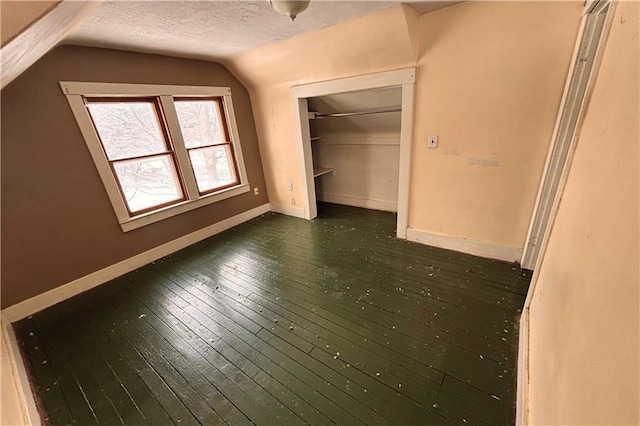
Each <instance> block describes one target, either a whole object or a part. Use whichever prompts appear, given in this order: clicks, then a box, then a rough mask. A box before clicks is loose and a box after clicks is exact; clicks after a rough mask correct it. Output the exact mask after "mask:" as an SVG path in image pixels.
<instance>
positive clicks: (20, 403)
mask: <svg viewBox="0 0 640 426" xmlns="http://www.w3.org/2000/svg"><path fill="white" fill-rule="evenodd" d="M1 321H2V346H3V347H2V356H3V357H6V358H4V359H3V360H2V372H1V375H2V411H3V416H2V419H1V420H0V423H2V424H24V425H40V424H41V422H40V414H39V413H38V408H37V407H36V402H35V398H34V396H33V392H32V391H31V385H30V383H29V377H28V375H27V368H26V366H25V365H24V360H23V359H22V356H21V354H20V348H19V346H18V339H16V335H15V333H14V331H13V327H12V326H11V322H10V321H9V320H8V319H7V318H6V317H5V315H4V314H2V320H1ZM5 410H7V411H8V412H11V414H10V416H11V417H10V418H9V415H8V414H6V412H5ZM5 422H7V423H5ZM16 422H17V423H16Z"/></svg>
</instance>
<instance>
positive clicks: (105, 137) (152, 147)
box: [87, 101, 167, 160]
mask: <svg viewBox="0 0 640 426" xmlns="http://www.w3.org/2000/svg"><path fill="white" fill-rule="evenodd" d="M87 108H88V109H89V112H90V113H91V117H92V118H93V122H94V124H95V126H96V130H97V131H98V135H99V136H100V139H101V140H102V145H103V146H104V149H105V151H106V153H107V157H108V158H109V160H118V159H123V158H131V157H140V156H143V155H151V154H159V153H161V152H166V151H167V145H166V143H165V139H164V136H163V134H162V131H161V130H160V125H159V123H158V117H157V114H156V109H155V105H154V103H153V102H144V101H137V102H136V101H131V102H126V101H123V102H91V101H89V102H87Z"/></svg>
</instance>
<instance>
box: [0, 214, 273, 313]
mask: <svg viewBox="0 0 640 426" xmlns="http://www.w3.org/2000/svg"><path fill="white" fill-rule="evenodd" d="M269 211H271V208H270V206H269V204H263V205H261V206H259V207H256V208H253V209H251V210H248V211H246V212H243V213H240V214H238V215H235V216H233V217H230V218H228V219H225V220H222V221H220V222H218V223H214V224H213V225H210V226H207V227H206V228H202V229H200V230H198V231H195V232H192V233H191V234H187V235H185V236H182V237H180V238H178V239H175V240H173V241H170V242H168V243H166V244H163V245H161V246H158V247H155V248H152V249H151V250H148V251H145V252H143V253H140V254H138V255H135V256H133V257H131V258H129V259H126V260H123V261H122V262H118V263H116V264H114V265H111V266H107V267H106V268H104V269H101V270H99V271H96V272H93V273H91V274H89V275H86V276H84V277H81V278H78V279H77V280H74V281H71V282H70V283H67V284H64V285H61V286H59V287H56V288H54V289H52V290H49V291H47V292H46V293H42V294H39V295H38V296H35V297H32V298H31V299H27V300H25V301H23V302H20V303H17V304H15V305H13V306H10V307H8V308H6V309H3V310H2V313H3V316H4V317H5V319H6V320H8V321H9V322H16V321H18V320H20V319H22V318H25V317H27V316H29V315H32V314H34V313H36V312H38V311H41V310H43V309H46V308H48V307H49V306H53V305H55V304H56V303H60V302H62V301H63V300H66V299H68V298H70V297H73V296H75V295H77V294H80V293H82V292H83V291H87V290H89V289H92V288H94V287H96V286H99V285H100V284H103V283H105V282H107V281H110V280H112V279H114V278H117V277H119V276H121V275H123V274H126V273H127V272H131V271H133V270H134V269H137V268H140V267H142V266H144V265H146V264H148V263H151V262H153V261H154V260H157V259H160V258H161V257H164V256H167V255H169V254H171V253H174V252H176V251H178V250H181V249H183V248H185V247H188V246H190V245H192V244H195V243H197V242H198V241H201V240H204V239H205V238H209V237H211V236H213V235H216V234H218V233H220V232H222V231H226V230H227V229H229V228H232V227H234V226H236V225H239V224H241V223H243V222H246V221H248V220H250V219H253V218H255V217H257V216H260V215H261V214H264V213H267V212H269Z"/></svg>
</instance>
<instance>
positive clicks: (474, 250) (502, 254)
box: [407, 228, 522, 262]
mask: <svg viewBox="0 0 640 426" xmlns="http://www.w3.org/2000/svg"><path fill="white" fill-rule="evenodd" d="M407 240H409V241H415V242H417V243H422V244H426V245H429V246H434V247H440V248H444V249H449V250H455V251H459V252H462V253H468V254H473V255H475V256H481V257H488V258H490V259H499V260H506V261H508V262H516V261H520V259H521V257H522V247H510V246H503V245H500V244H495V243H489V242H485V241H476V240H469V239H467V238H461V237H450V236H446V235H439V234H431V233H429V232H425V231H420V230H418V229H411V228H409V229H407Z"/></svg>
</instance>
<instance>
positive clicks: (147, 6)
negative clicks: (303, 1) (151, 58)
mask: <svg viewBox="0 0 640 426" xmlns="http://www.w3.org/2000/svg"><path fill="white" fill-rule="evenodd" d="M400 3H401V2H400V1H386V0H379V1H323V0H312V1H311V3H310V4H309V8H308V9H307V10H306V11H304V12H302V13H301V14H300V15H299V16H298V18H296V20H295V22H291V21H290V20H289V19H288V18H287V17H285V16H282V15H279V14H278V13H276V12H275V11H274V10H273V8H272V7H271V5H270V4H269V3H268V2H267V1H266V0H261V1H223V0H217V1H216V0H209V1H150V0H149V1H113V0H107V1H105V2H104V3H103V4H102V5H101V6H100V7H98V9H97V10H96V12H95V13H94V15H93V16H91V17H89V18H88V19H87V20H86V21H85V22H84V23H83V24H82V25H81V26H80V27H79V28H78V29H77V31H75V32H74V33H73V34H71V35H69V36H68V37H67V38H66V39H65V40H64V43H69V44H80V45H85V46H98V47H110V48H115V49H122V50H133V51H139V52H149V53H162V54H167V55H172V56H181V57H191V58H202V59H223V58H226V57H229V56H232V55H234V54H237V53H240V52H244V51H247V50H251V49H254V48H257V47H260V46H263V45H266V44H270V43H275V42H277V41H280V40H284V39H287V38H290V37H293V36H295V35H298V34H302V33H305V32H309V31H315V30H319V29H322V28H325V27H328V26H331V25H335V24H337V23H340V22H343V21H346V20H349V19H353V18H356V17H359V16H363V15H366V14H369V13H372V12H375V11H378V10H382V9H385V8H388V7H392V6H395V5H398V4H400ZM453 3H454V2H446V1H418V2H411V6H412V7H414V9H415V10H416V11H418V13H426V12H429V11H432V10H435V9H438V8H442V7H445V6H447V5H450V4H453ZM365 31H366V30H365Z"/></svg>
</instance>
